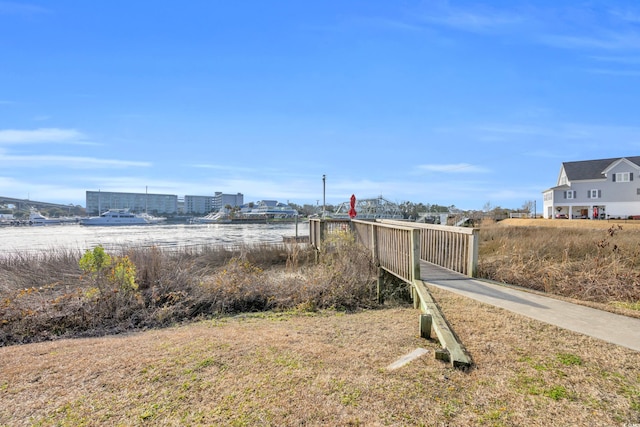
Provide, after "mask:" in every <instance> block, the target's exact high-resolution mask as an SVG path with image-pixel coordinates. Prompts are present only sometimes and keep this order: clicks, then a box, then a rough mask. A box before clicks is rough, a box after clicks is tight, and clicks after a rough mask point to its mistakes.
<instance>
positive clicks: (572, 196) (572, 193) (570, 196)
mask: <svg viewBox="0 0 640 427" xmlns="http://www.w3.org/2000/svg"><path fill="white" fill-rule="evenodd" d="M564 198H565V199H575V198H576V192H575V190H569V191H565V192H564Z"/></svg>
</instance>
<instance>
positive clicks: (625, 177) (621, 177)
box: [613, 172, 633, 182]
mask: <svg viewBox="0 0 640 427" xmlns="http://www.w3.org/2000/svg"><path fill="white" fill-rule="evenodd" d="M629 181H633V174H631V173H629V172H618V173H614V174H613V182H629Z"/></svg>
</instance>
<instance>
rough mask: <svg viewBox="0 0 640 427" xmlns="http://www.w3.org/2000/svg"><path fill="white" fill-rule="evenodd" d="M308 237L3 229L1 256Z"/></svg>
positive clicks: (142, 229) (193, 229)
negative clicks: (67, 250)
mask: <svg viewBox="0 0 640 427" xmlns="http://www.w3.org/2000/svg"><path fill="white" fill-rule="evenodd" d="M296 233H297V235H298V236H308V235H309V223H308V222H300V223H298V224H297V225H296V224H295V223H286V224H162V225H137V226H114V227H100V226H95V227H86V226H81V225H77V224H63V225H47V226H22V227H9V226H7V227H0V255H2V254H10V253H17V252H20V253H37V252H43V251H55V250H56V249H71V250H80V251H83V252H84V251H85V250H86V249H92V248H94V247H96V246H98V245H102V246H103V247H104V248H105V249H118V248H123V247H125V248H126V247H151V246H157V247H159V248H163V249H176V248H186V247H198V246H204V245H225V246H235V245H240V244H249V245H252V244H261V243H282V240H283V237H290V236H296Z"/></svg>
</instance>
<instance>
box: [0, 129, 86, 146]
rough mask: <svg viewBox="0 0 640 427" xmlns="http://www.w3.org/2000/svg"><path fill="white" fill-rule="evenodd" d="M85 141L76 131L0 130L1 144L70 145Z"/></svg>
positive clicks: (80, 133) (83, 136) (81, 134)
mask: <svg viewBox="0 0 640 427" xmlns="http://www.w3.org/2000/svg"><path fill="white" fill-rule="evenodd" d="M83 139H85V135H84V134H83V133H82V132H79V131H77V130H75V129H58V128H41V129H34V130H17V129H5V130H0V144H35V143H46V142H58V143H69V142H77V141H81V140H83Z"/></svg>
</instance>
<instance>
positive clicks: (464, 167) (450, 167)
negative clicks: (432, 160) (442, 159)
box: [418, 163, 489, 173]
mask: <svg viewBox="0 0 640 427" xmlns="http://www.w3.org/2000/svg"><path fill="white" fill-rule="evenodd" d="M418 169H419V170H422V171H427V172H443V173H487V172H489V169H487V168H484V167H482V166H476V165H472V164H469V163H453V164H427V165H419V166H418Z"/></svg>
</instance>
